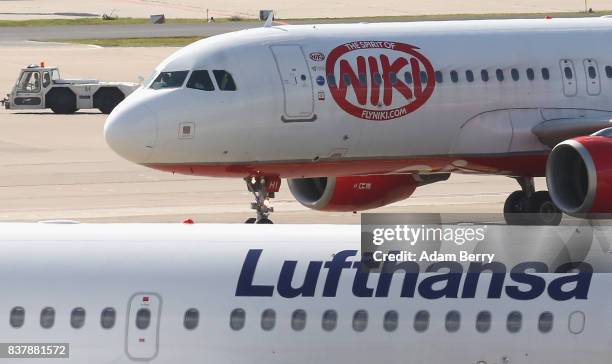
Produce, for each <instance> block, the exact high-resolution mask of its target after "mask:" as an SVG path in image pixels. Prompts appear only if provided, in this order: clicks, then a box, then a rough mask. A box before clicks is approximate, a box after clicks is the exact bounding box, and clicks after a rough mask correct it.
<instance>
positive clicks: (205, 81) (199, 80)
mask: <svg viewBox="0 0 612 364" xmlns="http://www.w3.org/2000/svg"><path fill="white" fill-rule="evenodd" d="M187 88H194V89H196V90H204V91H214V89H215V86H214V85H213V82H212V79H211V78H210V75H209V74H208V71H206V70H200V71H193V72H192V73H191V77H189V81H187Z"/></svg>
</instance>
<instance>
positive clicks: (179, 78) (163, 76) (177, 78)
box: [151, 71, 189, 90]
mask: <svg viewBox="0 0 612 364" xmlns="http://www.w3.org/2000/svg"><path fill="white" fill-rule="evenodd" d="M187 73H189V71H175V72H161V73H160V74H159V75H158V76H157V77H156V78H155V80H154V81H153V83H152V84H151V88H152V89H153V90H159V89H162V88H178V87H181V86H183V82H185V78H187Z"/></svg>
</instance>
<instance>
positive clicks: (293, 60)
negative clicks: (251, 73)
mask: <svg viewBox="0 0 612 364" xmlns="http://www.w3.org/2000/svg"><path fill="white" fill-rule="evenodd" d="M270 48H271V50H272V54H273V55H274V61H275V62H276V67H277V68H278V73H279V75H280V79H281V83H282V85H283V93H284V98H285V100H284V101H285V103H284V115H283V116H282V117H281V119H282V120H283V121H285V122H289V121H314V120H315V116H314V96H313V85H312V78H311V77H310V70H309V69H308V64H307V63H306V58H305V57H304V52H303V51H302V47H300V46H298V45H278V46H272V47H270Z"/></svg>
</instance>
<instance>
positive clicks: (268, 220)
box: [255, 219, 274, 224]
mask: <svg viewBox="0 0 612 364" xmlns="http://www.w3.org/2000/svg"><path fill="white" fill-rule="evenodd" d="M255 223H256V224H274V223H273V222H272V220H270V219H261V220H257V222H255Z"/></svg>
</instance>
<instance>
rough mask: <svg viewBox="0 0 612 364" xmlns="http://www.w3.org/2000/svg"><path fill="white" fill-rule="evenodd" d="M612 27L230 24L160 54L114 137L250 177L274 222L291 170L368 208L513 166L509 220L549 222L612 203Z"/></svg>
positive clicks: (170, 167) (117, 114)
mask: <svg viewBox="0 0 612 364" xmlns="http://www.w3.org/2000/svg"><path fill="white" fill-rule="evenodd" d="M610 39H612V18H606V17H603V18H585V19H541V20H491V21H448V22H417V23H384V24H342V25H300V26H266V27H263V28H260V29H251V30H246V31H240V32H235V33H229V34H224V35H219V36H215V37H211V38H208V39H205V40H202V41H199V42H196V43H194V44H192V45H189V46H187V47H185V48H183V49H181V50H179V51H178V52H176V53H175V54H173V55H172V56H170V57H169V58H168V59H166V60H165V61H164V62H162V63H161V64H160V65H159V66H158V67H157V69H156V70H155V72H154V74H153V75H152V77H151V78H150V80H149V81H147V82H145V84H144V86H143V87H142V88H141V89H139V90H138V91H136V92H134V93H133V94H132V95H130V96H129V97H128V98H127V99H126V100H125V101H124V102H122V103H121V104H120V105H119V107H117V108H116V109H115V110H114V111H113V113H112V114H111V115H110V116H109V118H108V120H107V122H106V126H105V137H106V140H107V142H108V144H109V145H110V147H111V148H112V149H113V150H114V151H116V152H117V153H118V154H119V155H121V156H123V157H124V158H126V159H129V160H131V161H133V162H135V163H139V164H141V165H144V166H147V167H151V168H155V169H159V170H163V171H169V172H172V173H183V174H190V175H198V176H215V177H238V178H244V179H245V180H246V181H247V186H248V188H249V191H252V192H253V193H254V194H255V197H256V202H255V203H253V204H252V207H253V208H254V209H255V210H257V218H253V219H249V221H248V222H255V221H257V222H258V223H270V220H269V219H268V214H269V213H270V212H271V208H270V206H269V198H271V197H273V196H274V192H276V191H278V189H279V187H280V179H281V178H286V179H287V180H288V185H289V188H290V190H291V192H292V194H293V195H294V197H295V198H296V199H297V200H298V201H299V202H301V203H302V204H303V205H305V206H307V207H309V208H312V209H316V210H324V211H357V210H366V209H372V208H376V207H379V206H384V205H387V204H390V203H393V202H396V201H399V200H402V199H405V198H408V197H409V196H410V195H411V194H412V193H413V192H414V190H415V189H416V188H417V187H418V186H421V185H424V184H427V183H433V182H438V181H444V180H446V179H448V177H449V175H450V173H452V172H460V173H479V174H498V175H506V176H510V177H513V178H516V180H517V181H518V182H519V184H520V186H521V190H520V191H515V192H513V193H512V194H511V195H510V196H509V197H508V199H507V201H506V203H505V206H504V212H505V215H506V220H507V221H508V222H509V223H512V224H517V223H518V224H532V223H536V224H551V225H554V224H558V223H559V222H560V221H561V217H562V213H561V211H562V212H565V213H568V214H592V213H602V212H611V211H612V203H611V201H612V179H611V178H612V175H611V173H612V166H611V165H612V159H611V158H610V157H609V155H610V153H611V152H612V146H611V145H610V144H611V141H612V139H610V135H612V129H605V128H607V127H609V126H611V125H612V124H610V121H611V119H612V51H611V50H610V47H609V43H610ZM592 133H596V134H594V135H590V134H592ZM538 176H546V179H547V184H548V192H546V191H537V192H536V191H535V189H534V183H533V178H534V177H538ZM549 193H550V194H549ZM526 213H531V214H526Z"/></svg>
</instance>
